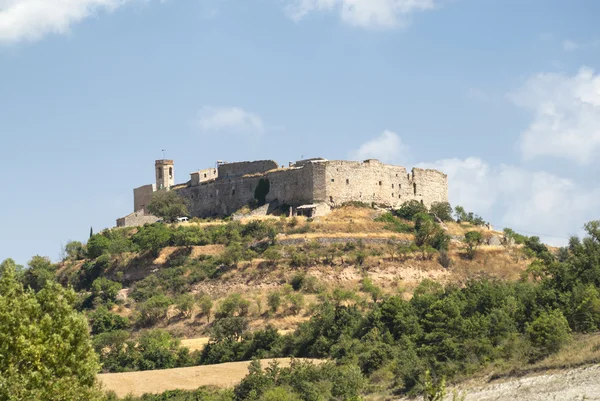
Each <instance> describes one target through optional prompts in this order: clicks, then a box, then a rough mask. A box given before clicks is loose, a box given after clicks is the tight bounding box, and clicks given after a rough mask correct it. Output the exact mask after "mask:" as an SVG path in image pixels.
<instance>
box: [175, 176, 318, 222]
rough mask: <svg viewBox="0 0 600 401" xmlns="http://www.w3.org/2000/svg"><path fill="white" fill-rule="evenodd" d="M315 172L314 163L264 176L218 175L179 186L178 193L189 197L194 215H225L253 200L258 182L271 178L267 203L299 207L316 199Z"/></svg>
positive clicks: (189, 207)
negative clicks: (206, 180)
mask: <svg viewBox="0 0 600 401" xmlns="http://www.w3.org/2000/svg"><path fill="white" fill-rule="evenodd" d="M313 172H314V169H313V166H312V165H309V166H305V167H303V168H291V169H278V170H273V171H270V172H268V173H266V174H262V175H251V176H244V177H241V176H238V177H230V178H226V177H221V176H219V179H218V180H216V181H213V182H206V183H200V184H199V185H196V186H190V187H186V188H182V189H177V193H178V194H179V195H181V196H182V197H184V198H185V199H186V200H187V203H188V209H189V211H190V214H191V215H192V216H223V215H229V214H232V213H234V212H235V211H237V210H238V209H240V208H242V207H243V206H245V205H247V204H249V203H250V202H252V201H253V200H254V191H255V189H256V187H257V185H258V183H259V181H260V180H261V179H268V180H269V186H270V188H269V193H268V194H267V196H266V201H267V202H268V203H271V202H275V201H278V202H279V203H280V204H289V205H292V206H298V205H302V204H305V203H311V202H312V199H313V198H314V193H313ZM219 174H221V171H220V170H219Z"/></svg>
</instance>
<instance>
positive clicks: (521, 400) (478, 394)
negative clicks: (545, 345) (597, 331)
mask: <svg viewBox="0 0 600 401" xmlns="http://www.w3.org/2000/svg"><path fill="white" fill-rule="evenodd" d="M459 390H461V391H465V390H466V392H467V397H466V398H465V401H492V400H493V401H550V400H552V401H576V400H577V401H580V400H588V401H589V400H600V365H595V366H591V367H584V368H577V369H569V370H564V371H559V372H552V373H548V374H542V375H532V376H527V377H521V378H511V379H506V380H502V381H494V382H491V383H487V384H484V385H474V386H465V387H462V386H461V388H459ZM448 393H449V396H447V397H446V398H445V400H446V401H451V400H452V390H450V391H448Z"/></svg>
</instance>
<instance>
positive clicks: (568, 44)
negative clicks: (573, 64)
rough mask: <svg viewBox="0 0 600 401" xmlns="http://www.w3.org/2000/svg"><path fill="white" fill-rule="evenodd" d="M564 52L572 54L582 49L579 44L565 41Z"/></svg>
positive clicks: (563, 44) (563, 43)
mask: <svg viewBox="0 0 600 401" xmlns="http://www.w3.org/2000/svg"><path fill="white" fill-rule="evenodd" d="M562 46H563V50H564V51H567V52H572V51H575V50H578V49H580V48H581V45H580V44H579V43H576V42H573V41H572V40H568V39H565V40H563V42H562Z"/></svg>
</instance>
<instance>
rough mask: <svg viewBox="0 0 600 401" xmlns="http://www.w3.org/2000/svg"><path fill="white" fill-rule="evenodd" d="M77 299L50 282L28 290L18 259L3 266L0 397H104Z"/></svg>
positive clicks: (0, 267) (0, 274) (0, 280)
mask: <svg viewBox="0 0 600 401" xmlns="http://www.w3.org/2000/svg"><path fill="white" fill-rule="evenodd" d="M29 278H31V277H29ZM75 299H76V297H75V293H74V292H73V291H70V290H65V289H63V288H62V287H61V286H59V285H58V284H56V283H53V282H48V281H47V282H46V285H45V286H43V288H41V289H39V291H37V292H34V291H33V290H32V289H29V290H26V289H24V288H23V285H22V283H21V282H19V280H18V278H17V269H16V265H15V263H14V262H13V261H12V260H10V259H8V260H5V261H4V262H3V263H2V264H1V265H0V321H1V322H2V324H1V325H0V356H1V357H0V399H2V400H58V399H60V400H67V401H70V400H82V401H83V400H98V399H99V398H100V393H99V391H98V389H97V386H96V372H97V371H98V367H99V366H98V362H97V357H96V355H95V354H94V351H93V349H92V347H91V343H90V338H89V334H88V325H87V322H86V320H85V317H84V316H83V315H81V314H79V313H77V312H76V311H75V310H74V309H73V304H74V303H75Z"/></svg>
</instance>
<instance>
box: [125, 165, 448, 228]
mask: <svg viewBox="0 0 600 401" xmlns="http://www.w3.org/2000/svg"><path fill="white" fill-rule="evenodd" d="M155 178H156V183H155V184H148V185H144V186H141V187H138V188H135V189H134V190H133V198H134V199H133V213H132V214H130V215H128V216H125V217H123V218H120V219H118V220H117V226H118V227H125V226H134V225H142V224H144V223H146V222H152V219H155V220H154V221H156V220H157V219H156V217H154V216H151V215H150V213H149V211H148V204H149V203H150V200H151V199H152V195H153V194H154V192H156V191H159V190H166V191H176V192H177V194H179V195H180V196H181V197H183V198H184V199H185V201H186V203H187V206H188V210H189V212H190V215H191V216H194V217H203V218H206V217H223V216H229V215H232V214H233V213H234V212H236V211H237V210H239V209H241V208H242V207H244V206H251V208H253V209H255V210H256V209H257V208H259V207H262V208H260V213H263V214H270V213H272V212H273V210H274V209H279V210H284V213H286V214H287V213H289V212H288V210H289V211H291V213H290V214H291V215H303V216H307V217H318V216H323V215H326V214H327V213H328V212H329V211H330V210H331V209H332V208H335V207H338V206H341V205H343V204H346V203H349V202H361V203H366V204H375V205H378V206H381V207H388V208H397V207H399V206H400V205H402V204H403V203H404V202H406V201H409V200H416V201H419V202H421V203H423V204H424V205H425V206H427V207H430V206H431V204H432V203H434V202H447V201H448V177H447V175H446V174H444V173H442V172H440V171H437V170H431V169H421V168H413V169H412V170H411V172H410V173H409V172H407V170H406V168H404V167H402V166H395V165H390V164H384V163H381V162H380V161H379V160H376V159H368V160H365V161H362V162H356V161H345V160H327V159H323V158H313V159H305V160H299V161H296V162H290V163H289V165H288V166H287V167H285V166H280V165H279V164H277V162H275V161H273V160H257V161H245V162H237V163H223V162H219V163H217V166H216V167H215V168H208V169H204V170H200V171H196V172H193V173H191V174H190V180H189V181H187V182H185V183H183V184H175V166H174V162H173V160H157V161H156V162H155ZM265 205H269V206H267V207H264V206H265ZM275 205H276V207H275ZM257 212H258V211H257Z"/></svg>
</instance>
